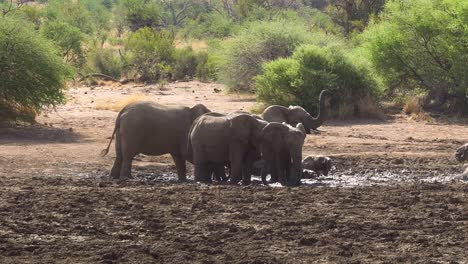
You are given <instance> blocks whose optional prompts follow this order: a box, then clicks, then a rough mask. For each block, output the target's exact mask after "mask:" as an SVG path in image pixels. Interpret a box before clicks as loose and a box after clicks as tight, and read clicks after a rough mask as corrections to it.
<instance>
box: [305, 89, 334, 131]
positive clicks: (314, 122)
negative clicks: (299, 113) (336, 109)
mask: <svg viewBox="0 0 468 264" xmlns="http://www.w3.org/2000/svg"><path fill="white" fill-rule="evenodd" d="M330 95H331V93H330V91H328V90H322V92H320V96H319V107H318V112H317V116H316V117H312V116H310V119H309V124H308V127H310V129H313V130H316V129H317V128H318V127H320V126H321V125H322V124H323V122H324V121H325V120H326V118H327V114H328V113H327V110H326V107H325V99H326V97H327V96H330Z"/></svg>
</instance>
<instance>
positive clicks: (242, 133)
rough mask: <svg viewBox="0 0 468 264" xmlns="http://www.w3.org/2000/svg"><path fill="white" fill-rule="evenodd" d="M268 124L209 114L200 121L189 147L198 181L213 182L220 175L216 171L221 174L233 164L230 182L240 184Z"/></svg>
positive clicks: (242, 116) (244, 116)
mask: <svg viewBox="0 0 468 264" xmlns="http://www.w3.org/2000/svg"><path fill="white" fill-rule="evenodd" d="M267 124H268V123H267V122H265V121H264V120H261V119H258V118H255V117H253V116H252V115H250V114H245V113H233V114H228V115H223V114H217V113H209V114H205V115H203V116H201V117H200V118H198V119H197V120H196V121H195V122H194V123H193V125H192V127H191V129H190V132H189V144H188V147H189V152H192V154H193V164H194V166H195V181H201V182H210V181H211V174H212V173H215V174H216V171H214V169H216V170H217V171H221V169H220V167H221V166H223V167H224V165H226V164H228V163H229V165H230V179H229V180H230V182H231V183H232V184H237V183H238V182H239V181H240V180H241V177H242V175H247V173H243V170H244V169H245V168H247V167H248V166H246V165H245V163H246V159H248V157H249V153H251V152H252V151H255V149H256V148H257V146H258V142H260V139H259V135H260V133H261V131H262V129H263V128H264V127H265V126H266V125H267ZM252 163H253V161H252ZM220 176H221V175H217V177H220ZM243 183H244V184H247V183H248V180H244V181H243Z"/></svg>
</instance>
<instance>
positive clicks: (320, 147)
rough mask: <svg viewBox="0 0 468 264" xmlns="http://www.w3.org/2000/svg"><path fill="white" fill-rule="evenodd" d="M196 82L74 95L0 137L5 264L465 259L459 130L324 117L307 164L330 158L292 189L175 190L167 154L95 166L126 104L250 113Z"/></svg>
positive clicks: (440, 124) (459, 125)
mask: <svg viewBox="0 0 468 264" xmlns="http://www.w3.org/2000/svg"><path fill="white" fill-rule="evenodd" d="M218 89H222V87H220V86H219V85H215V84H205V83H198V82H189V83H174V84H170V85H167V86H166V87H164V88H163V89H161V87H158V86H137V85H125V86H115V87H111V86H106V87H96V88H89V87H78V88H72V89H70V90H69V91H68V96H69V102H68V104H66V105H64V106H60V107H58V108H57V109H56V111H50V112H48V113H45V114H44V115H42V116H40V117H39V118H38V121H39V124H38V125H36V126H32V127H21V126H19V127H8V128H6V127H3V128H0V263H20V262H26V263H32V262H34V263H50V262H59V263H122V262H129V263H153V262H154V263H192V262H195V263H224V262H229V263H311V262H355V263H357V262H371V263H375V262H411V263H417V262H420V263H428V262H452V263H466V262H468V254H467V253H466V248H468V185H467V184H466V181H464V180H463V179H462V178H461V177H459V174H460V173H461V172H462V171H463V169H464V168H463V166H462V165H461V164H458V163H456V161H455V160H454V158H453V153H454V150H455V149H456V147H458V146H459V145H461V144H462V143H465V142H468V125H467V124H466V122H465V123H463V122H456V123H453V122H449V121H447V120H437V121H436V122H435V123H430V124H429V123H427V124H426V123H424V122H414V121H408V120H407V119H406V117H404V116H401V115H393V116H391V118H389V119H388V120H380V121H376V120H358V121H330V122H327V123H326V124H325V125H324V126H322V127H321V130H322V133H320V134H319V135H309V136H307V139H306V144H305V146H304V150H303V151H304V155H312V154H324V155H328V156H330V157H332V158H333V161H334V164H335V166H334V169H333V170H332V172H331V174H330V175H329V176H327V177H323V176H322V177H319V178H313V179H307V180H304V181H303V183H304V184H303V186H302V187H299V188H292V189H291V188H284V187H280V188H271V187H264V186H261V185H260V184H259V182H258V181H254V183H253V185H252V186H247V187H241V186H238V187H235V186H225V185H211V186H207V185H199V184H195V183H192V182H189V183H185V184H180V183H176V181H175V174H174V173H175V167H174V165H173V163H172V160H171V159H170V157H169V156H160V157H149V156H143V155H140V156H138V157H137V159H136V162H135V164H134V170H133V174H134V175H135V176H136V179H135V180H132V181H128V182H123V183H114V182H110V181H109V179H108V178H107V174H108V172H109V170H110V167H111V165H112V162H113V157H114V152H113V151H111V153H110V155H108V156H106V157H100V156H99V153H100V151H101V150H102V149H103V148H105V146H106V144H107V142H108V140H109V137H110V135H111V133H112V130H113V126H114V119H115V117H116V115H117V112H115V111H110V110H99V109H102V108H105V107H103V106H108V105H113V104H114V103H117V104H118V103H119V102H122V101H125V100H126V99H127V98H129V97H131V96H135V95H138V96H139V97H140V98H145V99H148V100H154V101H156V102H159V103H162V104H174V105H175V104H178V105H179V104H180V105H189V106H191V105H193V104H195V103H203V104H205V105H207V106H208V107H209V108H210V109H212V110H213V111H219V112H229V111H234V110H246V111H248V110H250V109H251V108H252V106H253V105H254V100H253V98H252V97H250V96H247V95H225V94H223V93H222V92H221V93H219V92H217V91H218Z"/></svg>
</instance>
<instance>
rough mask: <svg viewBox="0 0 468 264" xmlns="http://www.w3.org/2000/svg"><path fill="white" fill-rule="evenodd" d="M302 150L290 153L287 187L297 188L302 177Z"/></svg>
mask: <svg viewBox="0 0 468 264" xmlns="http://www.w3.org/2000/svg"><path fill="white" fill-rule="evenodd" d="M301 152H302V148H300V149H298V150H294V151H291V167H290V172H289V177H288V185H289V186H299V185H300V184H301V176H302V153H301Z"/></svg>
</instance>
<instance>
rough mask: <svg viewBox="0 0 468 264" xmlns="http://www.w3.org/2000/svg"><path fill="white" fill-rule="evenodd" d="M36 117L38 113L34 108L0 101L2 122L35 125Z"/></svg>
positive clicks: (0, 118) (0, 120)
mask: <svg viewBox="0 0 468 264" xmlns="http://www.w3.org/2000/svg"><path fill="white" fill-rule="evenodd" d="M36 115H37V111H36V110H34V108H32V107H29V106H24V105H20V104H17V103H10V102H6V101H3V100H0V122H4V121H15V120H16V121H18V120H20V121H25V122H29V123H34V119H35V118H36Z"/></svg>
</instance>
